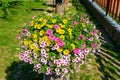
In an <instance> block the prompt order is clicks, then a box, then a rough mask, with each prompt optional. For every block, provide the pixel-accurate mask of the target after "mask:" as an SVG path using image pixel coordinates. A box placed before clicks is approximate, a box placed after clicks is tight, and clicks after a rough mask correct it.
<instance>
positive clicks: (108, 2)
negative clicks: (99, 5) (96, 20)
mask: <svg viewBox="0 0 120 80" xmlns="http://www.w3.org/2000/svg"><path fill="white" fill-rule="evenodd" d="M109 5H110V0H107V6H106V16H107V14H108V11H109Z"/></svg>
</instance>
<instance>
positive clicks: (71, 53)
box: [17, 14, 99, 77]
mask: <svg viewBox="0 0 120 80" xmlns="http://www.w3.org/2000/svg"><path fill="white" fill-rule="evenodd" d="M98 37H99V35H98V30H96V29H95V26H94V25H93V24H92V23H90V21H89V19H88V18H87V15H85V16H83V17H78V16H73V17H72V19H70V18H69V17H60V16H58V15H54V16H52V15H46V14H44V15H41V16H38V17H35V18H34V19H33V20H32V21H31V22H30V23H29V24H28V25H26V27H25V28H24V29H23V31H22V32H21V33H20V34H19V35H18V37H17V38H19V39H22V41H21V43H20V47H21V52H20V56H19V58H20V60H22V61H24V62H29V63H30V64H34V70H35V71H37V72H38V73H45V74H46V75H51V74H56V75H60V76H62V77H63V76H65V75H66V74H67V73H71V71H72V70H75V68H76V67H80V66H81V65H82V64H83V61H84V59H85V58H86V57H87V55H88V53H90V52H91V51H92V50H94V49H96V48H97V46H98V43H99V40H98Z"/></svg>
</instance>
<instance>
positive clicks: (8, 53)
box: [0, 1, 47, 80]
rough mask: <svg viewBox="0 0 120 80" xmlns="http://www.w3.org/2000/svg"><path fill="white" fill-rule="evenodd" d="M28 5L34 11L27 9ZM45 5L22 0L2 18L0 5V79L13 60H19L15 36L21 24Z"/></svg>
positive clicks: (1, 79)
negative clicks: (22, 0)
mask: <svg viewBox="0 0 120 80" xmlns="http://www.w3.org/2000/svg"><path fill="white" fill-rule="evenodd" d="M30 6H31V8H33V9H36V11H35V10H34V11H33V10H29V8H30ZM46 7H47V6H46V5H44V3H41V2H34V1H32V4H31V5H30V2H29V1H24V2H22V3H21V4H19V5H18V6H16V7H15V8H10V10H9V13H8V16H7V18H6V19H3V18H2V16H3V12H2V10H1V7H0V62H1V63H0V80H5V76H6V75H7V74H8V73H7V72H5V70H6V69H7V68H8V67H9V66H11V65H12V63H13V62H16V63H17V62H19V59H18V55H19V49H18V47H19V41H18V40H17V39H16V36H17V35H18V34H19V32H20V31H21V30H22V28H23V24H24V23H25V22H29V21H30V20H31V18H32V17H33V16H34V15H40V14H41V12H43V11H41V10H45V9H46ZM37 9H41V10H37ZM9 80H14V79H9Z"/></svg>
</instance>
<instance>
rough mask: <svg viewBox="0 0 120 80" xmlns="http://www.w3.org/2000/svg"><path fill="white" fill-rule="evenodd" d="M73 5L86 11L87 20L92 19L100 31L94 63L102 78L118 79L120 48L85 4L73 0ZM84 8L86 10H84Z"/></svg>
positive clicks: (78, 9)
mask: <svg viewBox="0 0 120 80" xmlns="http://www.w3.org/2000/svg"><path fill="white" fill-rule="evenodd" d="M72 3H73V5H74V6H75V8H76V10H77V11H78V12H83V13H88V14H89V20H90V21H93V23H94V24H95V25H96V28H97V29H98V30H99V31H100V32H101V37H100V41H101V44H102V45H101V47H100V51H97V52H96V53H95V57H96V63H97V64H98V65H99V66H98V70H99V72H100V73H101V79H102V80H119V79H120V49H119V48H118V47H116V46H115V43H114V42H113V41H112V39H111V37H110V36H109V34H108V33H107V32H106V31H105V29H104V28H103V26H102V25H100V23H99V22H98V21H97V19H96V18H95V17H94V14H92V12H91V11H90V10H88V8H86V5H83V2H82V0H73V2H72ZM83 8H85V9H86V10H84V9H83Z"/></svg>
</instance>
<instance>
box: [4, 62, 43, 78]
mask: <svg viewBox="0 0 120 80" xmlns="http://www.w3.org/2000/svg"><path fill="white" fill-rule="evenodd" d="M42 78H43V75H42V74H38V73H36V72H33V65H30V64H28V63H23V62H13V63H12V64H11V65H10V66H9V67H8V68H7V69H6V80H42Z"/></svg>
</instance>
